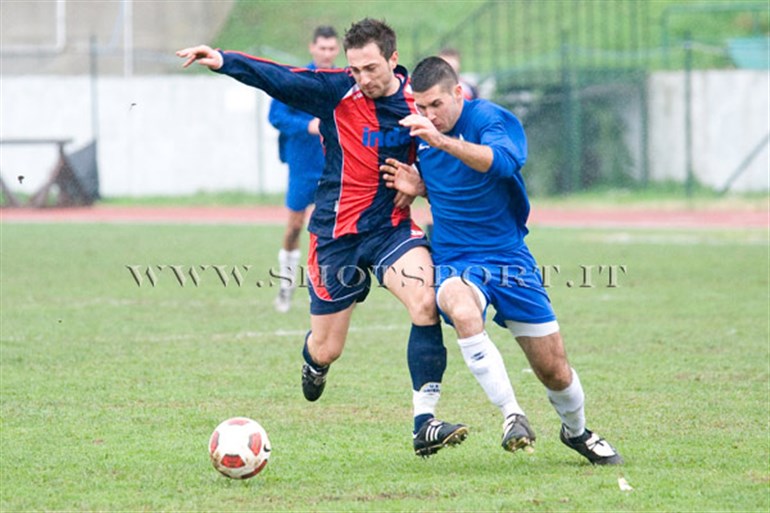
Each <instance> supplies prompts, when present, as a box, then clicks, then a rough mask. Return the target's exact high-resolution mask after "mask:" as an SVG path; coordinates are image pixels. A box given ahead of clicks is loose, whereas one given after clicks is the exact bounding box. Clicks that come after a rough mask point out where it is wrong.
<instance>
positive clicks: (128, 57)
mask: <svg viewBox="0 0 770 513" xmlns="http://www.w3.org/2000/svg"><path fill="white" fill-rule="evenodd" d="M133 7H134V6H133V0H123V75H124V76H126V77H130V76H132V75H133V74H134V12H133V11H134V9H133Z"/></svg>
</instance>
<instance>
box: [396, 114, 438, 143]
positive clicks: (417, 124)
mask: <svg viewBox="0 0 770 513" xmlns="http://www.w3.org/2000/svg"><path fill="white" fill-rule="evenodd" d="M398 123H399V124H400V125H401V126H405V127H407V128H409V135H411V136H412V137H419V138H420V139H422V140H423V141H425V142H426V143H428V144H429V145H431V146H433V147H434V148H435V147H438V146H439V143H440V142H441V139H442V138H443V137H446V136H445V135H444V134H442V133H441V132H439V131H438V130H437V129H436V127H435V126H433V123H431V121H430V120H429V119H428V118H426V117H425V116H420V115H419V114H410V115H408V116H407V117H405V118H404V119H402V120H401V121H399V122H398Z"/></svg>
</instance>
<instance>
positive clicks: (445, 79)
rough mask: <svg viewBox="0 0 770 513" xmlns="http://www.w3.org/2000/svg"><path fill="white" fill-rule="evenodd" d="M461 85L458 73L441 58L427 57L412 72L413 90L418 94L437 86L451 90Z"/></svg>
mask: <svg viewBox="0 0 770 513" xmlns="http://www.w3.org/2000/svg"><path fill="white" fill-rule="evenodd" d="M458 83H459V79H458V78H457V73H455V70H454V69H453V68H452V66H450V65H449V63H448V62H447V61H445V60H444V59H442V58H441V57H436V56H432V57H426V58H424V59H423V60H421V61H420V62H418V63H417V66H415V68H414V71H413V72H412V90H413V91H416V92H418V93H422V92H424V91H427V90H428V89H430V88H431V87H433V86H435V85H436V84H441V85H443V86H444V87H445V88H446V89H447V90H451V89H452V88H453V87H454V86H456V85H457V84H458Z"/></svg>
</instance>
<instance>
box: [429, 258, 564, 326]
mask: <svg viewBox="0 0 770 513" xmlns="http://www.w3.org/2000/svg"><path fill="white" fill-rule="evenodd" d="M452 277H458V278H460V279H462V280H463V281H464V282H465V283H470V284H473V285H475V286H476V288H478V289H479V291H481V293H482V294H483V295H484V297H485V298H486V305H485V306H484V313H483V315H484V319H485V320H486V315H487V307H488V306H489V305H490V304H491V305H492V306H494V307H495V310H496V311H497V313H496V314H495V317H494V319H493V320H494V321H495V322H496V323H497V324H498V325H500V326H502V327H504V328H506V327H508V326H507V325H506V322H505V321H514V322H519V323H527V324H543V323H547V322H552V321H556V314H555V313H554V311H553V308H552V307H551V300H550V299H549V298H548V293H546V291H545V288H544V287H543V279H542V276H541V274H540V270H539V268H538V266H537V262H536V261H535V258H534V257H533V256H532V254H531V253H530V252H529V248H527V246H526V245H522V246H521V248H519V249H518V250H516V251H515V252H511V253H509V254H505V255H492V256H488V257H482V258H474V259H458V260H453V261H449V262H442V263H441V264H440V265H436V273H435V280H436V285H437V286H438V287H439V288H437V289H436V291H437V292H436V293H437V294H438V291H439V290H440V287H441V284H442V283H444V282H445V281H447V280H448V279H449V278H452ZM439 313H440V314H441V317H442V318H443V319H444V320H445V321H446V322H447V324H450V325H451V324H452V323H451V321H450V320H449V319H448V318H447V316H446V314H444V312H442V311H441V309H440V308H439Z"/></svg>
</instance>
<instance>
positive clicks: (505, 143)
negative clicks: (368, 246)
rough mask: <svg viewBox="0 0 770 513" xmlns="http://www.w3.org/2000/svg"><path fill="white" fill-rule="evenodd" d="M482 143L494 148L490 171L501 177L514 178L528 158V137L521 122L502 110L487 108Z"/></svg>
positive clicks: (484, 111)
mask: <svg viewBox="0 0 770 513" xmlns="http://www.w3.org/2000/svg"><path fill="white" fill-rule="evenodd" d="M481 113H482V114H483V116H484V119H486V120H487V121H486V122H485V123H484V125H483V126H482V129H481V144H483V145H485V146H489V147H490V148H492V155H493V158H492V165H491V166H490V168H489V170H488V172H489V173H492V174H493V175H495V176H500V177H501V178H512V177H514V176H515V175H516V173H518V172H519V171H520V170H521V168H522V167H523V166H524V163H525V162H526V160H527V139H526V136H525V135H524V128H523V127H522V126H521V122H519V120H518V119H517V118H516V117H515V116H513V115H512V114H509V115H505V114H506V113H505V112H503V111H502V110H499V109H495V108H491V106H490V108H485V109H483V111H482V112H481Z"/></svg>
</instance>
